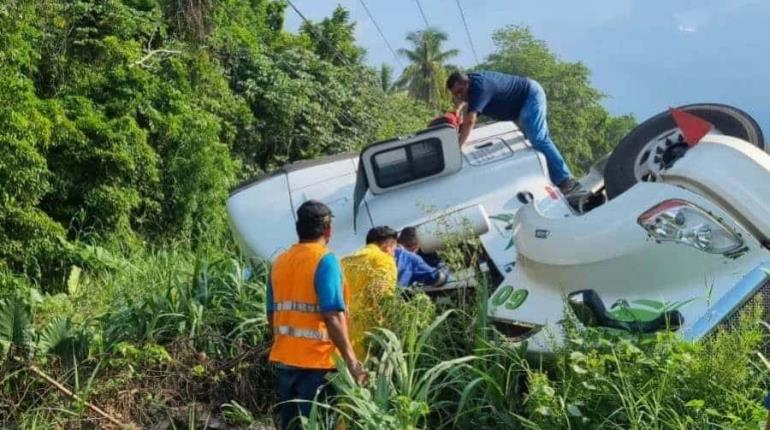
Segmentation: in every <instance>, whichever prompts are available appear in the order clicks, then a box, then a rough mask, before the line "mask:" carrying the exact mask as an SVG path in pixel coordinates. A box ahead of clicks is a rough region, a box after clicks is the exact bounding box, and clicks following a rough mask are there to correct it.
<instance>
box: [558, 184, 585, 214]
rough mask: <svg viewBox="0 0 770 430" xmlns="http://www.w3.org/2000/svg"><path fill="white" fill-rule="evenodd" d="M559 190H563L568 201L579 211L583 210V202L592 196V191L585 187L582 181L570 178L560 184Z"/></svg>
mask: <svg viewBox="0 0 770 430" xmlns="http://www.w3.org/2000/svg"><path fill="white" fill-rule="evenodd" d="M559 190H561V193H562V194H564V197H565V198H566V199H567V202H568V203H569V204H570V206H572V207H573V208H575V210H577V211H578V212H582V211H581V208H582V206H583V202H585V201H586V199H587V198H588V197H590V196H591V193H590V192H589V191H588V190H586V189H585V188H583V185H581V184H580V182H578V181H576V180H574V179H572V178H569V179H567V180H565V181H564V182H562V183H561V184H559Z"/></svg>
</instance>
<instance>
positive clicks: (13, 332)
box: [0, 297, 32, 355]
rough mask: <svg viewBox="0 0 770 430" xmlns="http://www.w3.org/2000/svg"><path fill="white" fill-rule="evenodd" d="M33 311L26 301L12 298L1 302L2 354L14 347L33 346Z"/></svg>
mask: <svg viewBox="0 0 770 430" xmlns="http://www.w3.org/2000/svg"><path fill="white" fill-rule="evenodd" d="M31 321H32V310H31V309H30V306H29V303H27V302H26V301H25V300H23V299H21V298H18V297H12V298H9V299H5V300H0V353H2V354H3V355H6V354H8V352H9V351H10V350H11V349H12V347H14V346H15V347H17V348H23V349H25V348H28V347H29V346H30V344H31V332H32V327H31Z"/></svg>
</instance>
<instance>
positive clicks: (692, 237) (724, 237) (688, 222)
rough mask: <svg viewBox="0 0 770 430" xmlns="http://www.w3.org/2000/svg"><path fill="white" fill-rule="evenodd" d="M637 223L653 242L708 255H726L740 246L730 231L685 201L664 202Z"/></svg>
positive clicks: (739, 240) (646, 213)
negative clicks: (665, 243)
mask: <svg viewBox="0 0 770 430" xmlns="http://www.w3.org/2000/svg"><path fill="white" fill-rule="evenodd" d="M638 222H639V225H641V226H642V228H644V229H645V230H647V232H648V233H649V234H650V236H652V237H653V238H654V239H656V240H659V241H661V242H676V243H681V244H683V245H687V246H692V247H693V248H696V249H699V250H701V251H705V252H708V253H711V254H726V253H729V252H732V251H735V250H737V249H739V248H741V247H742V246H743V240H742V239H741V238H740V237H738V235H736V234H735V233H734V232H733V231H732V230H731V229H730V228H728V227H727V226H726V225H724V224H723V223H722V222H720V221H719V220H717V219H716V218H714V217H713V216H711V215H709V214H708V213H706V211H704V210H703V209H701V208H699V207H697V206H695V205H693V204H692V203H690V202H686V201H684V200H678V199H674V200H666V201H664V202H663V203H660V204H659V205H657V206H655V207H653V208H652V209H650V210H648V211H647V212H645V213H643V214H642V215H641V216H639V219H638Z"/></svg>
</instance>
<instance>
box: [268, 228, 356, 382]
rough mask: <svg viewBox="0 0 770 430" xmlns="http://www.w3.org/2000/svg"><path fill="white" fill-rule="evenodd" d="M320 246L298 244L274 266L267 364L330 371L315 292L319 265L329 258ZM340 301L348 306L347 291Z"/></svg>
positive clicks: (330, 348) (326, 337) (331, 350)
mask: <svg viewBox="0 0 770 430" xmlns="http://www.w3.org/2000/svg"><path fill="white" fill-rule="evenodd" d="M328 253H329V251H328V250H327V249H326V247H325V246H323V245H321V244H319V243H298V244H295V245H294V246H292V247H291V248H290V249H289V250H288V251H286V252H284V253H283V254H281V255H280V256H278V258H277V259H276V260H275V262H274V263H273V268H272V271H271V274H270V282H271V285H272V293H273V330H274V333H273V339H274V342H273V347H272V348H271V350H270V361H273V362H278V363H281V364H285V365H288V366H294V367H301V368H305V369H333V368H334V359H333V358H332V356H333V354H334V352H335V351H336V348H335V347H334V344H333V343H332V341H331V339H330V338H329V333H328V332H327V330H326V324H325V323H324V321H323V316H322V315H321V310H320V308H319V304H318V296H317V295H316V292H315V272H316V269H317V268H318V263H319V262H320V261H321V259H322V258H323V257H324V256H325V255H326V254H328ZM343 288H344V289H345V291H344V293H343V297H344V298H345V303H346V306H347V287H343Z"/></svg>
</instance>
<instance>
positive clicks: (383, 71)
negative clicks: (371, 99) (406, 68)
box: [379, 63, 393, 93]
mask: <svg viewBox="0 0 770 430" xmlns="http://www.w3.org/2000/svg"><path fill="white" fill-rule="evenodd" d="M379 75H380V85H381V86H382V91H383V92H385V93H389V92H390V91H392V90H393V68H392V67H390V66H389V65H388V64H387V63H382V65H380V70H379Z"/></svg>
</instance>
